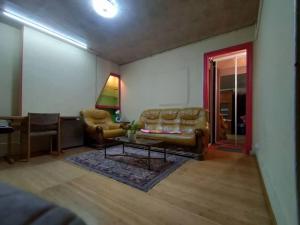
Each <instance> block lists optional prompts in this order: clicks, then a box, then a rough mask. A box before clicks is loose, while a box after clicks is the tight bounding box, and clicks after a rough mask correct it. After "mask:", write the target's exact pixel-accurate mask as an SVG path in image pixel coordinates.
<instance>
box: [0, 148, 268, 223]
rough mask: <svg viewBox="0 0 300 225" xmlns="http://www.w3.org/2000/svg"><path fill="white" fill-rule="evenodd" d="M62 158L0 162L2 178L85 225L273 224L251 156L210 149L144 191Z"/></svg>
mask: <svg viewBox="0 0 300 225" xmlns="http://www.w3.org/2000/svg"><path fill="white" fill-rule="evenodd" d="M87 150H89V149H88V148H79V149H73V150H68V151H66V152H65V153H64V155H63V156H61V157H60V158H57V157H55V156H41V157H36V158H33V159H32V160H31V162H29V163H21V162H20V163H16V164H14V165H13V166H9V165H7V164H6V163H4V162H1V163H0V180H1V181H5V182H8V183H10V184H13V185H16V186H18V187H20V188H22V189H24V190H27V191H30V192H33V193H35V194H37V195H39V196H41V197H42V198H45V199H48V200H50V201H52V202H55V203H57V204H59V205H61V206H64V207H66V208H69V209H71V210H72V211H74V212H75V213H77V214H78V215H79V216H80V217H82V218H83V219H84V220H85V221H86V223H87V224H91V225H92V224H124V225H126V224H130V225H135V224H136V225H143V224H147V225H150V224H151V225H153V224H157V225H159V224H168V225H189V224H201V225H254V224H255V225H265V224H272V222H271V217H270V213H269V211H268V210H267V207H266V202H265V199H264V195H263V189H262V184H261V181H260V178H259V172H258V169H257V165H256V161H255V158H253V157H250V156H245V155H243V154H240V153H229V152H221V151H211V152H210V153H209V154H208V157H207V159H206V161H196V160H190V161H188V162H187V163H185V164H184V165H183V166H181V167H180V168H179V169H177V170H176V171H175V172H173V173H172V174H171V175H170V176H168V177H167V178H166V179H164V180H163V181H161V182H160V183H159V184H157V185H156V186H155V187H154V188H153V189H152V190H150V191H149V192H148V193H144V192H142V191H139V190H137V189H134V188H131V187H130V186H127V185H125V184H122V183H119V182H117V181H114V180H112V179H109V178H107V177H105V176H100V175H98V174H95V173H93V172H89V171H87V170H84V169H81V168H79V167H76V166H73V165H72V164H70V163H67V162H65V161H63V158H64V157H65V156H67V155H70V154H73V153H74V152H76V153H77V152H82V151H87Z"/></svg>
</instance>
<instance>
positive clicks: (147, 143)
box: [109, 136, 163, 146]
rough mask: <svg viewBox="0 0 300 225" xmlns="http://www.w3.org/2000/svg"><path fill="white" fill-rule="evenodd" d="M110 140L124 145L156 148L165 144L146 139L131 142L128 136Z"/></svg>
mask: <svg viewBox="0 0 300 225" xmlns="http://www.w3.org/2000/svg"><path fill="white" fill-rule="evenodd" d="M109 139H110V140H113V141H118V142H122V143H128V144H136V145H142V146H155V145H159V144H162V143H163V141H160V140H151V139H144V138H136V140H130V139H129V138H128V137H126V136H122V137H115V138H109Z"/></svg>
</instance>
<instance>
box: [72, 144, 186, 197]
mask: <svg viewBox="0 0 300 225" xmlns="http://www.w3.org/2000/svg"><path fill="white" fill-rule="evenodd" d="M121 152H122V147H121V146H113V147H110V148H108V149H107V154H109V155H113V154H120V153H121ZM126 153H127V154H129V155H135V156H147V154H148V151H145V150H142V149H137V148H131V147H126ZM151 157H160V158H163V154H162V153H160V152H151ZM66 160H67V161H69V162H72V163H74V164H76V165H78V166H81V167H84V168H86V169H88V170H91V171H94V172H96V173H99V174H102V175H104V176H107V177H110V178H112V179H115V180H117V181H120V182H122V183H125V184H128V185H130V186H132V187H135V188H138V189H140V190H142V191H145V192H147V191H149V190H150V189H151V188H152V187H154V186H155V185H156V184H157V183H158V182H160V181H161V180H162V179H164V178H165V177H167V176H168V175H169V174H170V173H172V172H173V171H175V170H176V169H177V168H178V167H180V166H181V165H182V164H183V163H185V162H186V161H188V160H189V159H188V158H186V157H182V156H176V155H168V156H167V162H164V161H163V159H152V160H151V170H148V164H147V160H145V159H137V158H133V157H126V156H125V157H124V156H107V158H106V159H105V158H104V150H94V151H90V152H85V153H81V154H78V155H73V156H70V157H68V158H66Z"/></svg>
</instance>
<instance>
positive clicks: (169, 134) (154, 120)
mask: <svg viewBox="0 0 300 225" xmlns="http://www.w3.org/2000/svg"><path fill="white" fill-rule="evenodd" d="M139 126H140V127H141V128H142V129H146V130H155V131H158V132H157V133H151V132H150V133H145V132H142V131H139V132H137V137H140V138H148V139H154V140H162V141H164V143H165V144H167V145H176V146H182V147H183V148H182V149H184V150H187V151H192V152H195V153H198V154H199V155H200V158H203V155H204V154H205V152H206V151H207V146H208V140H209V131H208V114H207V112H206V111H205V110H204V109H202V108H198V107H194V108H181V109H180V108H171V109H149V110H145V111H144V112H143V113H142V114H141V116H140V119H139ZM160 131H161V132H160Z"/></svg>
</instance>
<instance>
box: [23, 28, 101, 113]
mask: <svg viewBox="0 0 300 225" xmlns="http://www.w3.org/2000/svg"><path fill="white" fill-rule="evenodd" d="M23 48H24V50H23V94H22V96H23V101H22V103H23V104H22V106H23V110H22V114H23V115H24V114H27V112H48V113H49V112H60V113H61V114H62V115H63V116H73V115H79V112H80V110H81V109H85V108H89V107H93V106H94V105H95V100H96V95H97V92H96V70H97V61H96V56H95V55H93V54H91V53H89V52H87V51H85V50H83V49H80V48H78V47H75V46H73V45H70V44H68V43H65V42H63V41H60V40H58V39H55V38H53V37H51V36H49V35H46V34H44V33H40V32H38V31H36V30H33V29H31V28H28V27H25V28H24V46H23Z"/></svg>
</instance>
